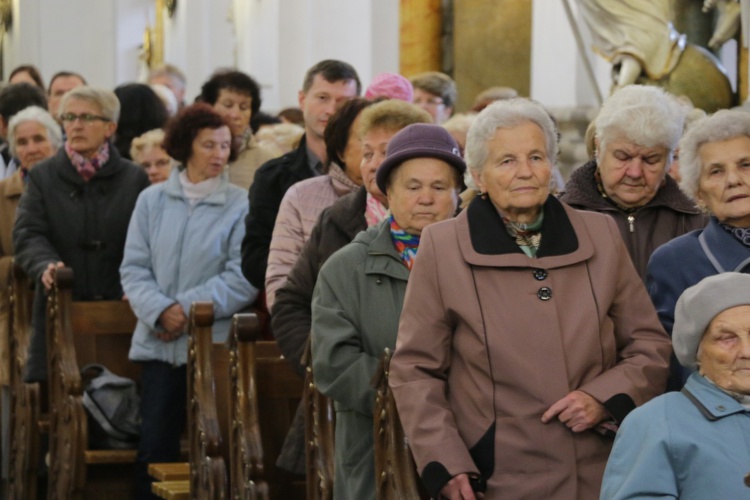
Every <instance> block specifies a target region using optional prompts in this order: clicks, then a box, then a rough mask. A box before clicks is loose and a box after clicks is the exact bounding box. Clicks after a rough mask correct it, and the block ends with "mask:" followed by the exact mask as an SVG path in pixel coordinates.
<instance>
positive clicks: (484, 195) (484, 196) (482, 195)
mask: <svg viewBox="0 0 750 500" xmlns="http://www.w3.org/2000/svg"><path fill="white" fill-rule="evenodd" d="M479 196H481V198H482V199H483V200H486V199H487V193H486V192H484V193H481V194H480V195H479Z"/></svg>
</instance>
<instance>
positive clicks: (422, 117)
mask: <svg viewBox="0 0 750 500" xmlns="http://www.w3.org/2000/svg"><path fill="white" fill-rule="evenodd" d="M413 123H432V116H430V114H429V113H428V112H427V111H425V110H423V109H422V108H420V107H419V106H416V105H414V104H411V103H408V102H405V101H402V100H400V99H388V100H386V101H382V102H379V103H377V104H373V105H372V106H370V107H368V108H365V109H364V110H362V113H360V115H359V130H358V133H359V136H360V137H362V136H364V135H365V134H367V133H368V132H369V131H370V130H375V129H385V130H391V131H394V132H398V131H399V130H401V129H402V128H405V127H406V126H408V125H411V124H413Z"/></svg>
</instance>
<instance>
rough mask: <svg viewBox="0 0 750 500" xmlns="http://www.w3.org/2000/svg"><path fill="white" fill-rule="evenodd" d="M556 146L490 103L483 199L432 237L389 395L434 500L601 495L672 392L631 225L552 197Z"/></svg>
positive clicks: (474, 163) (551, 129)
mask: <svg viewBox="0 0 750 500" xmlns="http://www.w3.org/2000/svg"><path fill="white" fill-rule="evenodd" d="M556 137H557V135H556V130H555V126H554V124H553V122H552V120H551V119H550V117H549V115H548V114H547V113H546V112H545V111H544V109H543V108H542V107H541V106H539V105H538V104H536V103H534V102H532V101H529V100H526V99H513V100H509V101H501V102H497V103H495V104H492V105H490V106H489V107H487V108H486V109H485V110H484V111H483V112H482V113H481V114H480V115H479V116H478V117H477V119H476V121H475V123H474V125H473V126H472V128H471V129H470V130H469V137H468V141H467V151H466V152H467V160H468V164H469V166H470V168H471V169H472V175H473V177H474V180H475V182H476V184H477V187H478V188H479V190H480V192H481V193H482V195H481V196H478V197H477V198H475V199H474V200H473V201H472V203H471V204H470V205H469V207H468V208H467V209H466V210H464V212H462V213H461V214H460V215H459V216H458V217H457V218H456V219H453V220H449V221H446V222H443V223H439V224H435V225H433V226H429V227H427V228H426V229H425V231H424V232H423V233H422V239H421V242H420V247H419V255H420V258H419V259H418V260H417V262H416V265H415V266H414V268H413V270H412V273H411V276H410V279H409V284H408V287H407V291H406V297H405V301H404V307H403V313H402V315H401V320H400V324H399V331H398V340H397V344H396V351H395V354H394V357H393V361H392V364H391V375H390V383H391V387H392V389H393V392H394V395H395V398H396V403H397V406H398V411H399V414H400V416H401V421H402V423H403V426H404V429H405V431H406V435H407V437H408V440H409V444H410V445H411V448H412V452H413V453H414V458H415V460H416V462H417V466H418V469H419V472H420V474H421V476H422V480H423V482H424V483H425V485H426V486H427V489H428V491H429V492H430V493H431V495H432V496H433V497H434V498H443V497H447V498H451V499H454V498H455V499H473V498H475V492H485V498H514V499H520V498H525V499H526V498H528V499H532V498H533V499H538V498H545V499H561V500H572V499H588V498H592V499H593V498H598V496H599V488H600V485H601V478H602V474H603V472H604V466H605V464H606V461H607V456H608V454H609V450H610V448H611V446H612V439H611V434H612V432H613V431H615V430H616V429H617V425H618V423H619V422H620V421H621V420H622V418H623V417H624V416H625V415H626V414H627V413H628V412H629V411H630V410H632V409H633V408H634V407H635V406H637V405H641V404H643V403H644V402H646V401H647V400H649V399H651V398H653V397H654V396H656V395H658V394H660V393H661V392H663V390H664V384H665V381H666V377H667V360H668V357H669V353H670V344H669V339H668V337H667V336H666V334H665V332H664V330H663V329H662V328H661V326H660V324H659V321H658V319H657V317H656V314H655V312H654V308H653V306H652V305H651V302H650V300H649V298H648V295H647V293H646V290H645V288H644V287H643V284H642V282H641V280H640V278H639V277H638V274H637V273H636V271H635V269H634V268H633V265H632V263H631V261H630V258H629V256H628V252H627V250H626V249H625V246H624V244H623V242H622V239H621V237H620V234H619V232H618V230H617V227H616V226H615V224H614V223H613V222H612V220H611V219H609V218H608V217H606V216H602V215H601V214H595V213H586V212H578V211H575V210H573V209H571V208H570V207H567V206H566V205H564V204H562V203H561V202H559V201H557V199H555V198H554V197H552V196H550V195H549V182H550V172H551V169H552V166H553V164H554V161H555V158H556V156H557V144H556ZM441 495H442V496H441Z"/></svg>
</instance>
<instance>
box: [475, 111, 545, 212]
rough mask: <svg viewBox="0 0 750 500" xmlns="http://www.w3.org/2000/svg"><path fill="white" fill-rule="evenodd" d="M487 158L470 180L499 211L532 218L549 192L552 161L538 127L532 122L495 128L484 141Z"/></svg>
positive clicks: (542, 133) (542, 134)
mask: <svg viewBox="0 0 750 500" xmlns="http://www.w3.org/2000/svg"><path fill="white" fill-rule="evenodd" d="M487 150H488V153H489V154H488V156H487V162H486V163H485V164H484V166H483V167H482V170H481V171H480V172H479V173H476V172H474V171H472V176H473V177H474V182H475V183H476V185H477V188H478V189H479V190H480V191H481V192H483V193H484V192H486V193H487V195H488V196H489V197H490V200H491V201H492V203H493V204H494V205H495V206H496V207H497V208H498V209H499V210H500V212H501V213H502V214H503V215H505V216H507V217H508V218H510V219H511V220H513V221H515V222H532V221H533V220H534V219H535V218H536V217H537V216H538V214H539V209H540V208H541V206H542V205H543V204H544V202H545V201H546V200H547V196H549V183H550V176H551V174H552V162H551V161H550V159H549V158H548V157H547V142H546V138H545V136H544V132H542V129H541V128H540V127H539V126H538V125H537V124H536V123H532V122H524V123H522V124H521V125H518V126H516V127H513V128H499V129H497V130H496V131H495V135H494V136H493V137H492V138H491V139H490V140H489V141H487Z"/></svg>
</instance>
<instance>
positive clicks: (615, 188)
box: [560, 85, 706, 278]
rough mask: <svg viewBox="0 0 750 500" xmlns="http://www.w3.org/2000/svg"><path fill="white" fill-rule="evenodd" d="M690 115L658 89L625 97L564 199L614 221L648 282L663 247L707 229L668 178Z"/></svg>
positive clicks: (602, 125) (612, 107)
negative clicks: (648, 270)
mask: <svg viewBox="0 0 750 500" xmlns="http://www.w3.org/2000/svg"><path fill="white" fill-rule="evenodd" d="M687 109H688V108H687V107H686V106H684V105H683V104H681V103H680V102H679V101H678V100H677V99H676V98H675V97H673V96H671V95H669V94H667V93H666V92H664V91H663V90H661V89H659V88H657V87H646V86H642V85H628V86H627V87H624V88H622V89H620V90H618V91H617V92H616V93H614V94H613V95H611V96H610V97H609V98H607V100H606V101H605V102H604V104H603V105H602V109H601V111H600V112H599V115H598V116H597V117H596V121H595V127H596V132H595V137H594V144H595V156H596V158H595V159H594V160H592V161H590V162H588V163H586V164H585V165H583V166H582V167H580V168H579V169H577V170H576V171H575V172H573V174H572V175H571V177H570V179H569V180H568V182H567V184H566V185H565V192H564V193H563V194H562V195H561V196H560V200H561V201H563V202H565V203H567V204H569V205H570V206H572V207H574V208H578V209H581V210H590V211H593V212H600V213H604V214H607V215H609V216H611V217H612V218H613V219H614V220H615V222H616V223H617V227H618V229H619V231H620V234H621V235H622V239H623V240H624V241H625V245H626V246H627V248H628V252H629V253H630V256H631V258H632V260H633V263H634V264H635V268H636V269H637V270H638V274H639V275H640V276H641V278H644V277H645V275H646V264H647V263H648V259H649V257H650V256H651V254H652V253H653V251H654V250H656V248H658V247H659V246H661V245H663V244H664V243H666V242H667V241H669V240H671V239H672V238H675V237H677V236H681V235H683V234H685V233H688V232H690V231H692V230H694V229H700V228H702V227H703V226H705V225H706V218H705V217H704V216H703V215H702V214H701V213H700V211H699V210H698V208H697V207H696V206H695V203H693V202H692V201H691V200H690V199H689V198H688V197H686V196H685V195H684V194H683V193H682V192H680V189H679V187H678V186H677V183H676V182H675V181H674V180H673V179H672V178H671V177H669V176H668V175H667V172H668V170H669V167H670V165H671V162H672V156H673V154H674V151H675V148H676V147H677V142H678V141H679V140H680V136H681V135H682V131H683V124H684V121H685V115H686V113H687Z"/></svg>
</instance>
